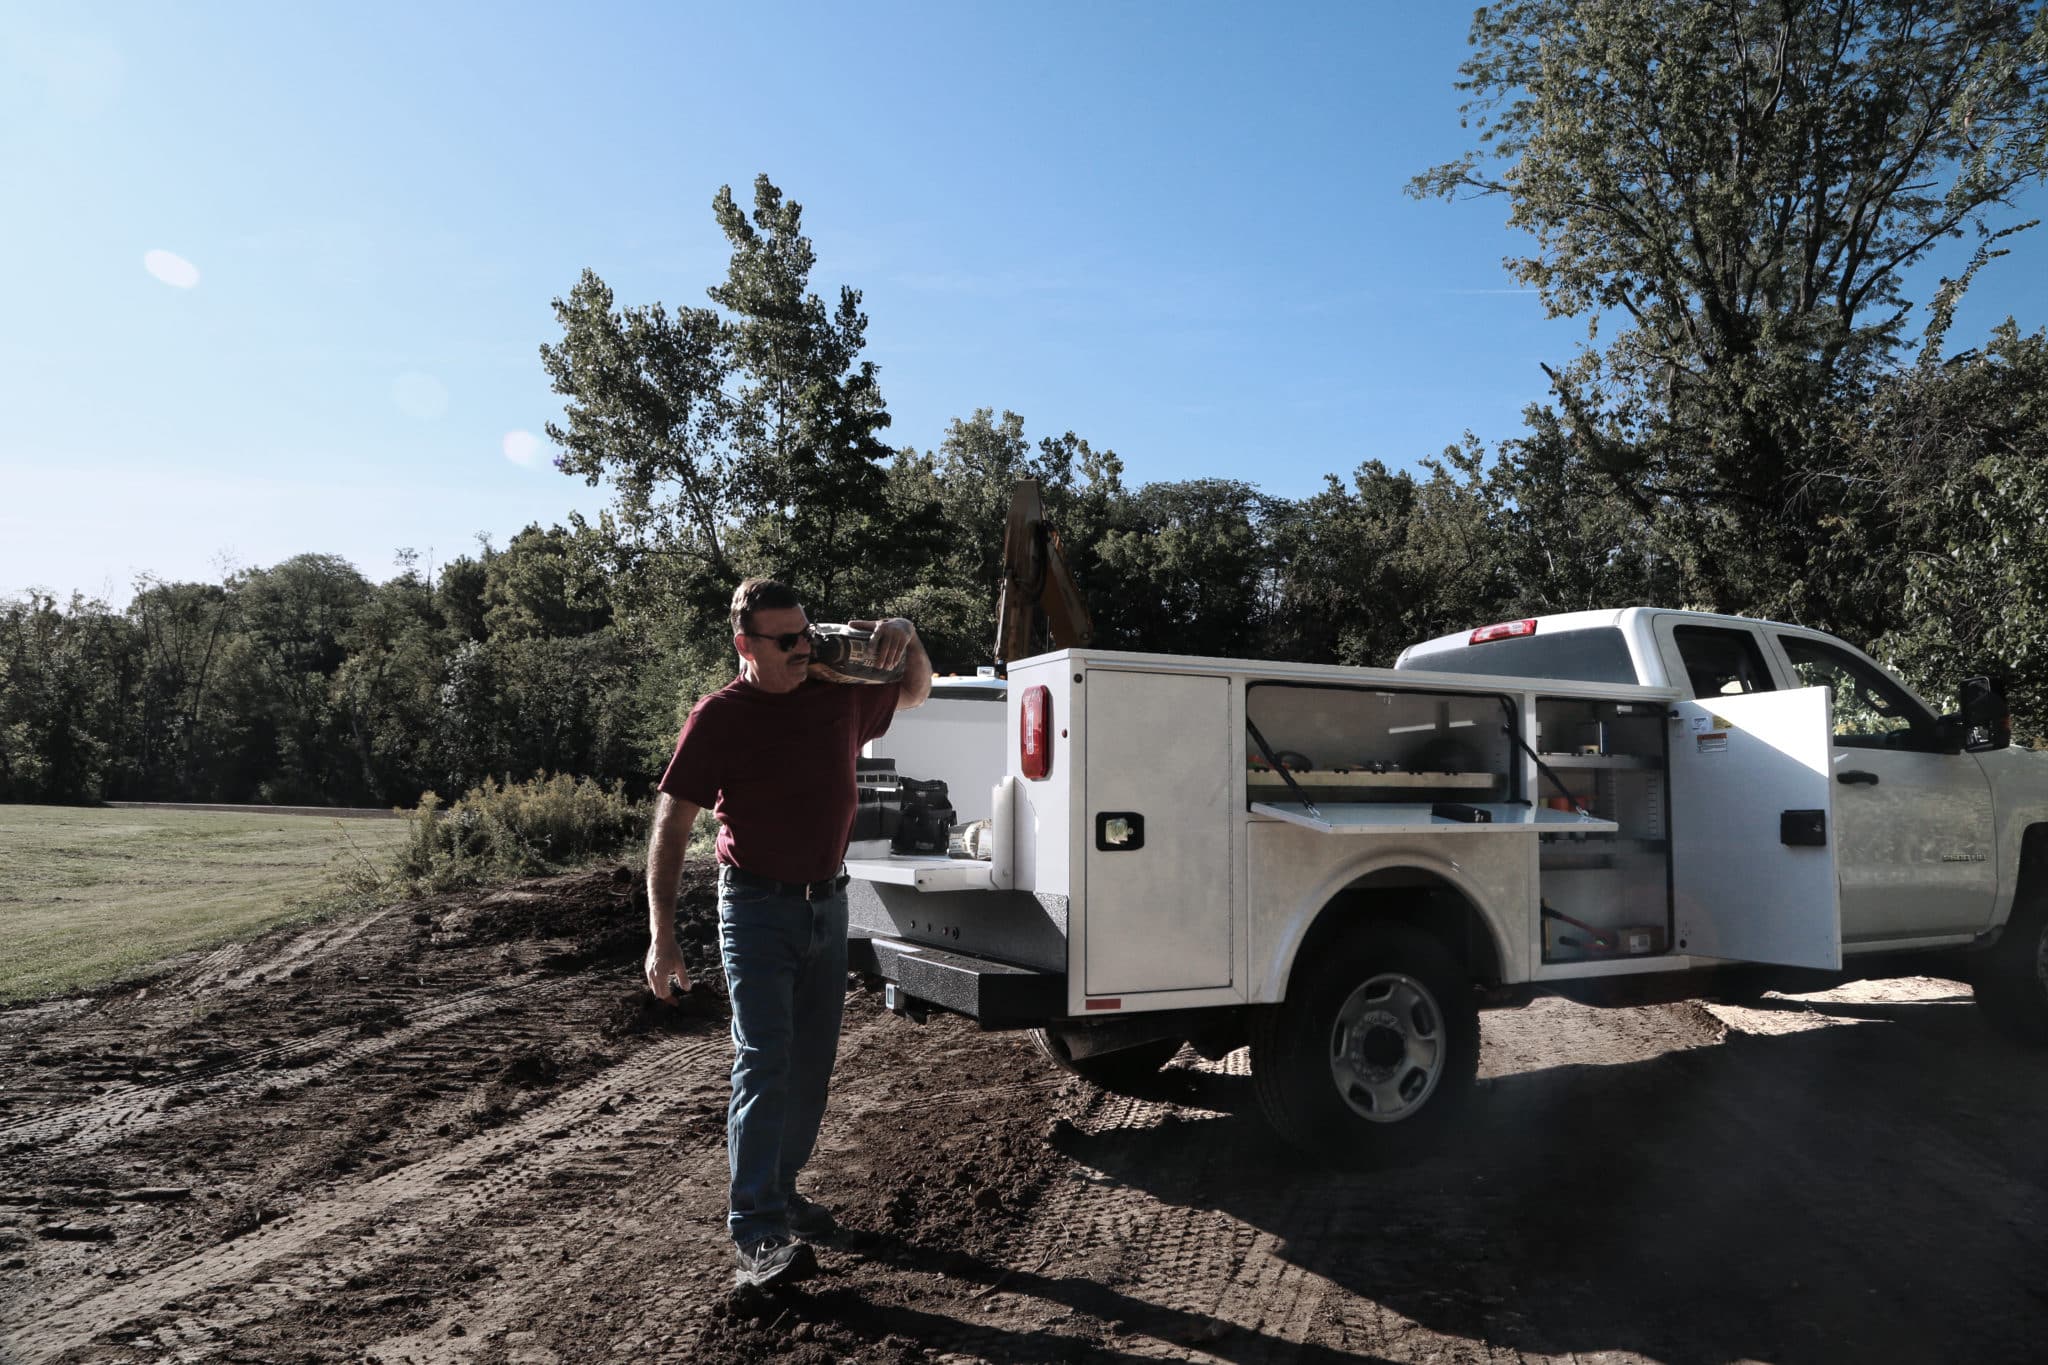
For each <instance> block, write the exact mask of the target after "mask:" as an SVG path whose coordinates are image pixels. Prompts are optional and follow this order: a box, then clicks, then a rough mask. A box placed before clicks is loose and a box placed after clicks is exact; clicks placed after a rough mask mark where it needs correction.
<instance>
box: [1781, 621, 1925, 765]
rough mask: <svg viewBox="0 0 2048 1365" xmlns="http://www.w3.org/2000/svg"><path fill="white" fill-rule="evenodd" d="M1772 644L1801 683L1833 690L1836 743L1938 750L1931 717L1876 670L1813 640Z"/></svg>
mask: <svg viewBox="0 0 2048 1365" xmlns="http://www.w3.org/2000/svg"><path fill="white" fill-rule="evenodd" d="M1778 643H1780V644H1782V645H1783V646H1784V647H1785V657H1786V658H1788V659H1789V660H1791V662H1792V671H1793V672H1795V673H1797V674H1798V675H1799V681H1800V682H1801V683H1802V684H1804V685H1805V686H1807V687H1829V688H1833V689H1834V694H1835V747H1836V748H1838V749H1928V750H1938V749H1940V747H1941V746H1940V744H1939V743H1937V742H1936V740H1935V735H1934V717H1933V716H1931V715H1929V714H1928V713H1927V711H1926V709H1925V708H1924V707H1922V706H1921V705H1920V704H1919V703H1918V702H1915V701H1914V700H1913V698H1912V697H1911V696H1909V695H1908V694H1907V693H1906V691H1905V689H1904V688H1902V687H1900V686H1899V685H1898V684H1897V683H1895V682H1893V681H1892V680H1891V679H1890V678H1888V677H1886V676H1885V675H1884V674H1883V673H1882V672H1880V671H1879V670H1878V669H1876V668H1873V667H1872V666H1871V665H1869V664H1867V663H1865V662H1864V661H1863V660H1861V659H1859V658H1857V657H1856V656H1855V655H1853V654H1850V653H1848V652H1847V651H1845V650H1840V649H1837V648H1835V647H1834V646H1833V645H1829V644H1825V643H1823V642H1821V641H1819V640H1809V639H1806V638H1805V637H1803V636H1798V635H1781V636H1779V637H1778Z"/></svg>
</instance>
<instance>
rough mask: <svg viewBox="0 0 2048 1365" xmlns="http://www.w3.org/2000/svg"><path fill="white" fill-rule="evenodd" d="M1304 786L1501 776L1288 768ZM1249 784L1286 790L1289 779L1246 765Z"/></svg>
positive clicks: (1480, 781)
mask: <svg viewBox="0 0 2048 1365" xmlns="http://www.w3.org/2000/svg"><path fill="white" fill-rule="evenodd" d="M1288 775H1289V776H1291V777H1293V779H1294V780H1295V781H1296V782H1299V783H1300V784H1301V785H1302V786H1303V787H1322V788H1327V787H1449V788H1455V789H1457V790H1460V791H1469V790H1480V789H1483V788H1486V787H1491V786H1492V785H1493V784H1494V783H1495V782H1496V781H1498V780H1499V778H1497V777H1496V776H1495V775H1494V774H1493V773H1368V772H1359V771H1357V770H1355V769H1354V770H1352V771H1350V772H1337V771H1336V770H1334V769H1328V768H1315V769H1311V770H1310V771H1308V772H1305V773H1298V772H1295V771H1294V770H1293V769H1291V768H1290V769H1289V770H1288ZM1245 781H1246V784H1247V785H1249V786H1253V787H1277V788H1279V789H1280V790H1281V791H1286V790H1287V783H1286V782H1285V781H1283V780H1282V779H1280V778H1279V777H1277V776H1275V775H1274V773H1273V771H1272V770H1271V769H1269V768H1247V769H1246V770H1245Z"/></svg>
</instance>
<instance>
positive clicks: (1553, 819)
mask: <svg viewBox="0 0 2048 1365" xmlns="http://www.w3.org/2000/svg"><path fill="white" fill-rule="evenodd" d="M1471 804H1473V805H1474V806H1476V807H1477V808H1478V809H1480V810H1483V811H1485V812H1487V813H1488V814H1489V815H1491V816H1492V817H1493V819H1492V820H1491V821H1488V822H1485V823H1473V822H1471V821H1467V820H1452V819H1449V818H1448V817H1445V816H1441V815H1437V814H1435V813H1433V812H1432V811H1431V810H1430V808H1429V806H1427V805H1425V804H1422V803H1420V802H1416V803H1393V802H1388V803H1374V804H1372V805H1363V804H1359V805H1337V804H1334V803H1332V804H1330V805H1327V806H1318V807H1317V809H1318V810H1320V811H1321V812H1322V818H1321V819H1318V818H1316V816H1314V815H1313V814H1311V813H1310V812H1309V809H1308V807H1306V806H1304V805H1302V804H1301V803H1300V802H1299V801H1255V802H1253V803H1252V814H1254V815H1270V816H1272V817H1273V818H1274V819H1277V820H1286V821H1288V822H1289V823H1291V824H1296V825H1301V826H1303V827H1304V828H1307V829H1312V830H1317V831H1319V832H1321V833H1324V834H1382V833H1386V832H1388V831H1391V830H1398V831H1400V832H1402V833H1405V834H1446V833H1450V832H1452V831H1456V830H1467V831H1471V832H1474V833H1485V832H1487V831H1490V830H1508V829H1514V830H1538V829H1540V830H1542V831H1543V833H1545V834H1613V833H1615V832H1616V831H1617V830H1619V829H1620V828H1621V826H1620V825H1618V824H1616V823H1615V822H1614V821H1612V820H1600V819H1596V818H1594V817H1593V816H1590V815H1580V814H1578V813H1577V812H1575V811H1563V810H1551V809H1549V808H1548V807H1543V806H1539V807H1536V808H1534V809H1531V808H1530V807H1528V806H1518V805H1505V804H1501V803H1497V802H1473V803H1471ZM848 866H849V867H850V866H852V865H851V864H848ZM856 875H858V874H856Z"/></svg>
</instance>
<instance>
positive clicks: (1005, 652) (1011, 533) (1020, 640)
mask: <svg viewBox="0 0 2048 1365" xmlns="http://www.w3.org/2000/svg"><path fill="white" fill-rule="evenodd" d="M1094 635H1095V623H1094V621H1093V620H1091V619H1090V618H1089V615H1088V607H1087V604H1086V603H1084V602H1083V601H1082V600H1081V589H1080V587H1079V586H1078V585H1076V584H1075V582H1074V575H1073V572H1072V571H1071V570H1070V569H1068V568H1067V560H1066V556H1065V555H1064V554H1062V553H1061V551H1060V533H1059V532H1058V531H1055V530H1054V529H1053V527H1052V523H1051V522H1049V521H1047V520H1046V519H1045V501H1044V499H1043V498H1042V497H1041V496H1040V494H1039V489H1038V480H1036V479H1019V480H1017V484H1016V486H1015V487H1014V488H1012V489H1011V490H1010V520H1009V523H1008V525H1006V526H1005V527H1004V529H1003V585H1002V590H1001V592H1000V593H999V594H998V596H997V598H996V664H997V665H998V666H999V667H1001V666H1006V665H1008V664H1009V663H1010V661H1011V660H1013V659H1025V658H1029V657H1030V656H1031V655H1033V654H1040V653H1044V652H1045V651H1047V650H1053V649H1073V648H1079V647H1080V646H1082V645H1085V644H1087V643H1088V642H1089V641H1090V640H1091V639H1093V638H1094ZM1041 636H1043V637H1045V643H1044V644H1042V645H1041V644H1040V643H1039V638H1040V637H1041Z"/></svg>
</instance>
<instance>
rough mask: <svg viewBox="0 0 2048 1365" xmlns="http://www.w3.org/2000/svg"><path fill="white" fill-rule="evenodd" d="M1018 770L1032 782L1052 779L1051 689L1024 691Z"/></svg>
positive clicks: (1018, 730)
mask: <svg viewBox="0 0 2048 1365" xmlns="http://www.w3.org/2000/svg"><path fill="white" fill-rule="evenodd" d="M1017 766H1018V767H1019V768H1020V769H1022V770H1023V773H1024V776H1025V777H1027V778H1029V779H1030V780H1031V781H1033V782H1043V781H1044V780H1045V779H1046V778H1048V777H1050V776H1052V689H1051V688H1048V687H1027V688H1025V689H1024V709H1023V710H1022V712H1021V713H1020V714H1019V719H1018V722H1017Z"/></svg>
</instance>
